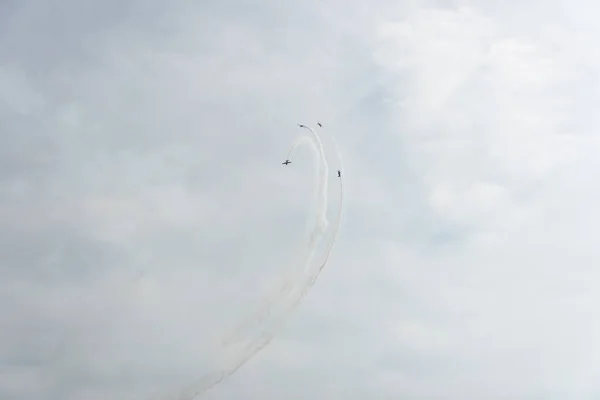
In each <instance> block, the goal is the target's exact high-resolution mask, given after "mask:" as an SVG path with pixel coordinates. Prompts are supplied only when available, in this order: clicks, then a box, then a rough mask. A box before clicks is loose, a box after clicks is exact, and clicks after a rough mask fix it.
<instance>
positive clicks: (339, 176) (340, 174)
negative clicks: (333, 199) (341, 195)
mask: <svg viewBox="0 0 600 400" xmlns="http://www.w3.org/2000/svg"><path fill="white" fill-rule="evenodd" d="M341 177H342V171H340V170H339V169H338V178H341Z"/></svg>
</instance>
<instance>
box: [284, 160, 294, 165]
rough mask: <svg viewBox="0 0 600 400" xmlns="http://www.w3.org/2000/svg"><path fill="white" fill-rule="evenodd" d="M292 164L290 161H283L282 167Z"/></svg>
mask: <svg viewBox="0 0 600 400" xmlns="http://www.w3.org/2000/svg"><path fill="white" fill-rule="evenodd" d="M291 163H292V162H291V161H290V160H285V161H284V162H282V164H283V165H288V164H291Z"/></svg>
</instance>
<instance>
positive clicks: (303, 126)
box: [298, 124, 306, 128]
mask: <svg viewBox="0 0 600 400" xmlns="http://www.w3.org/2000/svg"><path fill="white" fill-rule="evenodd" d="M298 126H299V127H300V128H306V125H302V124H298Z"/></svg>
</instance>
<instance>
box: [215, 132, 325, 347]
mask: <svg viewBox="0 0 600 400" xmlns="http://www.w3.org/2000/svg"><path fill="white" fill-rule="evenodd" d="M303 144H306V145H308V146H310V149H311V150H312V151H313V155H314V162H315V166H316V167H315V173H316V180H317V182H319V181H321V180H323V179H327V175H323V174H321V170H322V168H321V165H320V160H321V158H320V157H319V155H320V154H319V153H320V147H319V146H318V142H317V141H316V140H315V139H314V138H313V137H311V136H300V137H298V138H297V139H296V140H295V141H294V143H293V144H292V146H291V148H290V150H289V152H288V155H287V157H286V159H288V160H289V159H291V155H292V153H293V152H294V150H295V149H296V148H297V147H299V146H300V145H303ZM326 186H327V185H325V187H326ZM321 187H322V186H321V185H319V184H317V185H315V193H314V196H313V198H314V201H315V202H316V203H317V207H316V210H317V212H318V210H319V205H318V204H319V198H320V197H321V196H322V193H321ZM320 216H321V214H317V218H319V217H320ZM309 219H311V216H309ZM322 220H323V218H322V216H321V221H322ZM322 224H323V223H321V225H322ZM324 224H325V225H326V224H327V220H326V219H325V222H324ZM319 225H320V224H319V222H315V228H313V229H312V230H311V231H310V237H309V241H308V243H307V244H306V245H303V246H302V248H303V250H302V255H301V256H298V257H297V258H296V262H295V266H294V268H292V269H291V270H290V271H288V272H286V274H285V276H284V277H282V279H281V282H280V284H279V285H277V287H275V288H274V289H273V290H272V291H271V293H270V294H269V295H267V296H264V297H263V299H262V305H261V306H260V307H259V309H258V310H256V311H255V312H253V313H251V314H250V315H249V316H247V317H246V318H244V320H242V321H240V322H239V323H238V324H236V326H235V327H234V328H233V329H232V330H231V331H230V332H229V333H227V334H226V335H224V337H223V338H222V339H221V346H222V347H226V346H229V345H230V344H231V343H233V342H237V341H241V340H242V336H243V333H244V332H245V331H247V330H248V328H249V327H251V326H256V324H257V322H258V323H259V324H262V323H263V322H264V321H265V320H266V319H267V318H268V317H269V316H270V314H271V312H272V309H273V307H274V305H275V304H277V303H279V302H280V301H281V298H284V297H285V296H286V295H288V294H289V293H290V290H292V288H293V284H294V282H296V281H297V280H298V278H299V276H300V274H301V273H302V272H304V270H305V269H306V266H307V265H308V264H310V261H311V260H312V258H313V257H314V253H315V250H316V248H317V244H318V242H319V239H321V237H322V236H323V231H322V230H320V229H319Z"/></svg>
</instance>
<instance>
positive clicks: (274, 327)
mask: <svg viewBox="0 0 600 400" xmlns="http://www.w3.org/2000/svg"><path fill="white" fill-rule="evenodd" d="M306 128H307V129H308V130H309V131H311V133H312V134H313V137H311V138H307V137H305V136H303V137H300V138H299V139H297V140H296V141H295V142H294V144H293V145H292V148H291V149H290V152H289V154H288V159H289V158H290V155H291V154H292V152H293V151H294V149H295V148H296V147H297V146H298V145H300V144H301V143H305V142H307V143H310V144H312V148H313V150H316V153H317V154H318V155H319V156H320V159H319V162H318V164H317V167H318V169H317V171H318V177H317V190H316V193H317V199H316V200H317V202H316V205H317V207H316V216H317V220H316V221H315V226H314V228H313V231H312V232H311V236H310V239H309V243H308V249H307V250H308V251H307V252H306V254H305V257H302V259H301V260H300V262H299V263H298V264H297V265H296V268H294V271H293V274H292V275H291V276H290V277H289V278H288V279H286V280H285V281H284V285H283V287H282V288H280V290H279V292H278V294H277V295H276V296H274V298H273V299H271V300H270V301H269V302H268V303H267V304H266V307H265V309H263V310H260V311H259V313H258V316H259V318H258V319H259V321H258V322H259V325H260V324H261V323H262V322H263V321H262V319H263V318H265V317H266V314H270V312H271V311H272V308H273V307H274V306H275V305H278V304H281V305H282V307H281V310H280V312H279V313H278V314H277V315H276V316H275V318H274V319H273V320H272V321H271V322H270V323H269V324H268V325H269V326H268V327H265V328H264V329H262V330H261V332H259V334H258V335H256V336H255V337H253V338H250V339H249V340H248V341H247V343H246V345H245V346H244V347H243V348H242V349H241V351H240V350H237V351H234V352H233V354H232V359H231V360H228V362H225V363H223V365H222V366H221V368H220V370H219V371H216V372H214V373H212V374H209V375H207V376H204V377H202V378H201V379H200V380H198V381H196V382H195V383H193V384H192V385H190V386H189V387H188V388H187V389H184V390H183V391H181V392H180V393H179V396H177V397H176V398H177V399H178V400H191V399H193V398H195V397H196V396H198V395H200V394H202V393H204V392H206V391H207V390H209V389H211V388H213V387H214V386H216V385H217V384H219V383H220V382H222V381H223V380H224V379H225V378H226V377H228V376H230V375H232V374H233V373H235V372H236V371H237V370H238V369H239V368H241V367H242V366H243V365H244V364H245V363H246V362H248V361H249V360H250V359H251V358H252V357H253V356H254V355H255V354H256V353H258V352H259V351H260V350H261V349H263V348H264V347H265V346H267V345H268V344H269V343H270V342H271V340H272V339H273V338H274V336H275V333H276V332H277V331H278V330H279V329H280V328H281V327H282V325H283V324H284V323H285V320H286V317H287V316H288V315H289V313H290V312H291V311H293V310H294V309H295V308H296V307H297V306H298V305H299V303H300V302H301V300H302V299H303V298H304V296H305V295H306V294H307V293H308V291H309V290H310V288H311V287H312V286H313V285H314V283H315V281H316V279H317V278H318V276H319V274H320V272H321V271H322V270H323V268H324V267H325V265H326V263H327V261H328V259H329V255H330V253H331V249H332V248H333V244H334V243H335V240H336V238H337V235H338V231H339V227H340V223H341V218H342V210H343V198H344V191H343V180H342V178H340V197H339V209H338V215H337V220H336V223H335V226H334V231H333V234H332V235H331V238H330V240H329V242H328V244H327V246H326V248H325V256H324V259H323V261H322V262H321V263H320V264H318V265H317V266H316V267H314V268H311V261H312V260H313V258H314V255H315V251H316V247H317V246H316V245H317V244H318V242H319V241H320V240H317V239H321V237H322V236H323V235H324V233H325V230H326V228H327V226H328V221H327V197H328V192H327V188H328V172H329V168H328V165H327V160H326V158H325V154H324V149H323V144H322V142H321V139H320V137H319V135H318V134H317V133H316V132H315V131H313V130H312V129H310V128H309V127H306ZM307 139H309V140H307ZM315 143H316V145H317V146H315ZM317 147H318V148H317ZM336 147H337V146H336ZM338 156H340V154H339V150H338ZM340 160H341V157H340ZM302 272H304V277H303V279H301V281H300V282H299V283H298V284H297V285H296V286H295V287H293V286H292V283H293V282H296V281H297V279H298V278H299V277H302ZM294 289H295V290H294ZM254 316H255V317H254V318H251V319H250V322H251V321H254V322H257V321H256V313H254ZM245 325H247V323H246V324H242V325H241V326H238V328H237V329H235V331H237V330H243V328H244V327H245ZM237 335H239V332H234V334H233V336H237ZM234 339H235V338H233V340H234ZM231 340H232V339H231V338H229V339H228V342H231ZM226 344H229V343H226ZM161 398H164V397H161Z"/></svg>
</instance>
